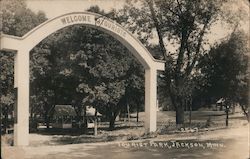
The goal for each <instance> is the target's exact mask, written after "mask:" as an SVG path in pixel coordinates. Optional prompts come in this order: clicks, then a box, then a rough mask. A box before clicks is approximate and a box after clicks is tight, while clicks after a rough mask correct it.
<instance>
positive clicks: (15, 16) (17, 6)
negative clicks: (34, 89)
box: [0, 0, 46, 126]
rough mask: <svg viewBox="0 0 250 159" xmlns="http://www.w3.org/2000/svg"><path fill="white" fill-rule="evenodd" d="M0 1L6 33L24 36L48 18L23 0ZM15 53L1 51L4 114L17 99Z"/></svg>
mask: <svg viewBox="0 0 250 159" xmlns="http://www.w3.org/2000/svg"><path fill="white" fill-rule="evenodd" d="M0 3H1V8H0V9H1V10H0V21H1V23H0V30H1V32H2V33H4V34H8V35H14V36H23V35H24V34H25V33H27V32H28V31H29V30H31V29H32V28H33V27H35V26H37V25H38V24H40V23H42V22H43V21H45V20H46V17H45V14H44V13H43V12H38V13H37V14H35V13H33V12H32V11H31V10H30V9H28V8H27V6H26V4H25V1H23V0H19V1H16V0H4V1H0ZM14 55H15V53H14V52H9V51H4V50H1V51H0V66H1V67H0V72H1V74H0V79H1V80H0V89H1V90H0V100H1V109H2V110H3V113H4V116H7V114H8V113H11V112H12V111H13V104H14V100H15V97H14V77H13V74H14ZM5 110H8V111H5ZM4 126H7V125H4Z"/></svg>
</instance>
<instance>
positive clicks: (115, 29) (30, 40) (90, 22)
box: [1, 12, 164, 70]
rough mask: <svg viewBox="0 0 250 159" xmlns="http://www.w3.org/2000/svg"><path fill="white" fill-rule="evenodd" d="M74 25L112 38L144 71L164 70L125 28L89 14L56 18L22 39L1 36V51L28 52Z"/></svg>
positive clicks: (75, 14)
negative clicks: (46, 39)
mask: <svg viewBox="0 0 250 159" xmlns="http://www.w3.org/2000/svg"><path fill="white" fill-rule="evenodd" d="M75 24H82V25H86V26H89V27H92V28H96V29H98V30H102V31H103V32H105V33H107V34H109V35H111V36H113V37H114V38H115V39H117V40H119V41H120V42H121V43H122V44H123V45H124V46H126V48H128V49H129V51H130V52H132V53H133V55H134V56H135V57H136V58H137V59H138V60H139V61H140V63H141V64H142V65H143V66H144V68H145V69H147V68H150V67H154V68H156V69H157V70H164V62H163V61H159V60H156V59H154V58H153V56H152V55H151V54H150V53H149V52H148V50H147V49H146V48H145V47H144V45H143V44H142V43H141V42H140V41H139V40H138V39H136V38H135V37H134V36H133V35H132V34H131V33H130V32H128V31H127V30H126V29H125V28H123V27H122V26H121V25H119V24H118V23H116V22H114V21H112V20H111V19H108V18H106V17H104V16H102V15H100V14H96V13H91V12H70V13H66V14H63V15H60V16H56V17H54V18H52V19H49V20H47V21H45V22H44V23H42V24H40V25H39V26H37V27H35V28H34V29H32V30H31V31H29V32H28V33H26V34H25V35H24V36H22V37H15V36H8V35H2V36H1V49H13V50H22V49H23V48H25V49H26V50H27V51H30V50H31V49H33V48H34V47H35V46H36V45H37V44H38V43H39V42H41V41H42V40H43V39H45V38H46V37H47V36H49V35H51V34H52V33H54V32H56V31H58V30H60V29H62V28H65V27H67V26H71V25H75Z"/></svg>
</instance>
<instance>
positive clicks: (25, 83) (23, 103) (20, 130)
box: [14, 50, 29, 146]
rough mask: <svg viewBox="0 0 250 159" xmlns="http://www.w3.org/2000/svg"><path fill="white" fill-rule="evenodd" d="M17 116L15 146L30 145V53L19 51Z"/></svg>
mask: <svg viewBox="0 0 250 159" xmlns="http://www.w3.org/2000/svg"><path fill="white" fill-rule="evenodd" d="M15 67H16V68H15V71H16V72H15V78H16V79H15V81H16V84H15V87H17V106H16V109H17V111H16V112H17V113H16V114H17V116H16V117H15V118H16V123H15V124H14V145H15V146H27V145H29V51H26V50H18V51H17V54H16V57H15Z"/></svg>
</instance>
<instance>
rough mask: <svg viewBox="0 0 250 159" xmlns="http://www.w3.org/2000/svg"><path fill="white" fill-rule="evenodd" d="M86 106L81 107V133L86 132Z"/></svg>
mask: <svg viewBox="0 0 250 159" xmlns="http://www.w3.org/2000/svg"><path fill="white" fill-rule="evenodd" d="M86 115H87V114H86V106H84V108H83V124H82V129H83V133H84V134H86V133H87V129H88V128H87V125H88V121H87V116H86Z"/></svg>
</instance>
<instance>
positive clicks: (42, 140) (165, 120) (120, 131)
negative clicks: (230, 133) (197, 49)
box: [2, 111, 247, 146]
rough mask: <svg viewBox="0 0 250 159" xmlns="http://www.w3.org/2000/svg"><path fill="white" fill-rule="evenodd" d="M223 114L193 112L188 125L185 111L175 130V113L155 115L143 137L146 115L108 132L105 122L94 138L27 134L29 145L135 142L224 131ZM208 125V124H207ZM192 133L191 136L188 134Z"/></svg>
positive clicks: (234, 117) (233, 123) (237, 121)
mask: <svg viewBox="0 0 250 159" xmlns="http://www.w3.org/2000/svg"><path fill="white" fill-rule="evenodd" d="M225 118H226V115H225V112H224V111H193V112H192V118H191V121H192V122H191V125H190V124H189V122H188V121H189V112H185V121H187V123H185V124H184V125H183V128H176V125H175V112H174V111H159V112H157V132H156V133H153V134H145V129H144V127H143V124H144V122H143V121H144V119H145V113H144V112H140V113H139V122H138V123H137V122H136V114H131V118H130V122H128V121H127V120H126V121H124V119H122V120H120V121H116V125H115V127H116V128H115V130H113V131H108V129H107V128H108V124H109V123H108V122H102V123H99V128H98V135H97V136H93V135H92V134H93V129H89V134H87V135H82V134H81V133H79V132H77V131H76V130H74V129H64V130H62V129H51V130H50V131H45V130H40V131H39V132H38V133H31V134H30V145H33V146H40V145H63V144H74V143H75V144H76V143H92V142H107V141H115V140H121V141H125V140H138V139H145V138H152V137H156V136H158V135H164V134H176V133H177V134H179V135H180V134H184V135H191V136H192V133H191V132H194V131H195V132H197V131H199V132H202V131H209V130H217V129H224V128H225V127H226V126H225ZM208 122H209V123H208ZM244 124H247V120H246V119H245V116H244V115H243V114H242V113H240V112H237V113H235V114H230V115H229V127H240V126H242V125H244ZM187 133H191V134H187ZM2 139H3V140H2V142H3V143H2V144H3V145H4V144H7V145H9V144H11V143H13V136H12V135H11V134H9V135H5V136H2Z"/></svg>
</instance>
